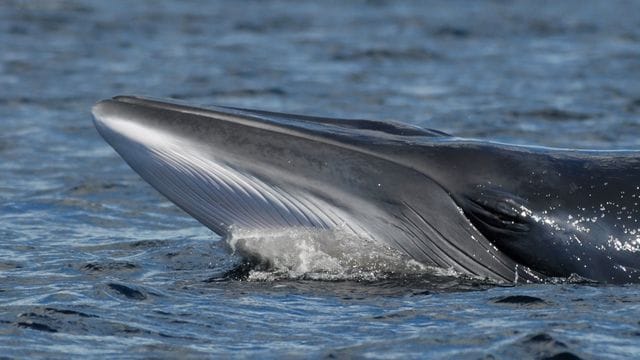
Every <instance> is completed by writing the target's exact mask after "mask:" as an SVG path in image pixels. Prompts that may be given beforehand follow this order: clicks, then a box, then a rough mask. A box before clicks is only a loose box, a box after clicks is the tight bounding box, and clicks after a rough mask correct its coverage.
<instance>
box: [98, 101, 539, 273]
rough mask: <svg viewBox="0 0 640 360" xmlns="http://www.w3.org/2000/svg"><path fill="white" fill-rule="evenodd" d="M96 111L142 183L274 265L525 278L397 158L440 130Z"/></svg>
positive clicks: (437, 138)
mask: <svg viewBox="0 0 640 360" xmlns="http://www.w3.org/2000/svg"><path fill="white" fill-rule="evenodd" d="M93 115H94V122H95V125H96V128H97V129H98V131H99V133H100V134H101V135H102V136H103V137H104V139H105V140H106V141H107V142H108V143H109V144H110V145H111V146H112V147H113V148H114V149H115V150H116V152H118V154H120V156H121V157H122V158H123V159H124V160H125V161H126V162H127V163H128V164H129V165H130V166H131V168H132V169H133V170H135V171H136V172H137V173H138V174H139V175H140V176H141V177H142V178H143V179H144V180H145V181H147V182H148V183H149V184H151V185H152V186H153V187H154V188H155V189H156V190H158V191H159V192H160V193H161V194H162V195H164V196H165V197H167V198H168V199H169V200H171V201H172V202H173V203H175V204H176V205H177V206H178V207H180V208H181V209H183V210H184V211H185V212H187V213H188V214H190V215H191V216H193V217H194V218H195V219H197V220H198V221H199V222H201V223H202V224H204V225H205V226H207V227H208V228H210V229H211V230H213V231H214V232H216V233H217V234H219V235H221V236H223V237H225V239H226V241H228V244H229V246H230V247H231V248H232V249H235V251H236V252H237V253H238V254H240V255H242V256H244V257H246V258H248V259H252V261H253V260H255V262H257V263H258V264H261V265H260V266H261V267H262V268H263V269H270V270H269V271H270V272H271V273H278V272H280V273H287V274H289V275H291V276H293V277H295V276H298V275H300V274H304V273H307V274H311V273H314V274H324V275H323V276H338V277H340V276H343V277H344V276H351V275H348V274H356V273H360V274H363V273H371V274H374V276H378V275H380V276H382V274H389V273H395V274H398V273H404V274H411V273H415V272H421V271H422V272H425V273H433V269H440V270H438V271H441V272H442V271H444V273H446V274H465V275H468V276H471V277H479V278H488V279H491V280H494V281H499V282H500V281H507V282H512V281H514V280H516V279H517V278H518V276H520V278H522V279H530V278H531V276H530V275H531V274H529V273H523V274H522V275H518V272H519V270H518V266H517V264H516V263H515V262H513V261H512V260H511V259H510V258H508V257H506V256H504V255H503V254H501V253H500V252H499V251H498V249H496V248H495V247H494V246H493V245H492V244H491V243H489V241H488V240H487V239H486V238H484V236H483V235H482V234H481V233H479V232H478V230H477V229H475V228H474V227H473V226H472V225H471V224H470V222H469V220H468V219H467V218H466V217H465V215H464V213H463V211H462V210H461V209H460V208H459V207H458V205H457V204H456V203H455V202H454V201H453V199H452V197H451V194H450V192H449V191H448V190H447V189H445V188H443V187H442V186H441V185H440V184H439V183H437V182H435V181H434V180H433V179H432V178H431V177H430V175H429V174H426V173H424V172H423V171H422V170H420V169H419V168H418V167H416V166H414V165H413V164H411V163H410V162H409V163H407V162H406V161H404V158H403V152H404V151H405V149H406V148H407V146H409V149H412V146H422V145H420V144H426V145H425V146H431V145H430V144H431V143H432V142H436V143H442V142H446V141H449V140H447V135H446V134H442V133H439V132H436V131H431V130H423V129H418V128H414V127H410V126H405V125H401V124H393V123H391V124H389V123H380V122H376V121H368V120H339V119H325V118H317V117H309V116H298V115H288V114H278V113H272V112H265V111H257V110H244V109H236V108H225V107H212V109H199V108H194V107H190V106H185V105H180V104H173V103H166V102H160V101H157V100H151V99H144V98H135V97H116V98H114V99H110V100H105V101H101V102H99V103H98V104H96V105H95V106H94V108H93ZM416 144H417V145H416ZM415 264H420V266H418V267H416V266H414V265H415ZM254 270H257V269H254ZM436 272H437V271H436ZM296 274H297V275H296ZM331 274H333V275H331Z"/></svg>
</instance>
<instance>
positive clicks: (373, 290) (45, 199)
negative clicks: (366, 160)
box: [0, 0, 640, 359]
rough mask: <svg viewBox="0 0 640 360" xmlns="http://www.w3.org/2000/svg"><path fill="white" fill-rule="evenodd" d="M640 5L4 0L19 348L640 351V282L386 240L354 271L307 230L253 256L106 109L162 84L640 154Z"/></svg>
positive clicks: (0, 16)
mask: <svg viewBox="0 0 640 360" xmlns="http://www.w3.org/2000/svg"><path fill="white" fill-rule="evenodd" d="M638 14H640V2H637V1H584V0H572V1H571V0H570V1H562V2H557V1H507V0H495V1H473V2H471V1H455V0H454V1H403V2H392V1H375V0H374V1H353V2H347V3H345V2H342V1H327V2H324V1H323V2H314V1H215V2H213V1H211V2H210V1H179V2H169V1H135V2H133V1H70V0H40V1H39V0H34V1H18V0H4V1H2V2H0V357H1V358H67V357H83V358H104V357H105V356H108V357H130V358H155V357H160V358H202V357H225V358H229V357H240V358H248V357H259V358H281V357H294V358H295V357H303V358H307V357H310V358H351V357H357V358H360V357H367V358H402V359H405V358H443V359H449V358H456V359H493V358H556V359H561V358H562V359H573V358H576V357H579V358H584V359H590V358H594V359H596V358H597V359H602V358H620V359H625V358H638V357H640V286H638V285H627V286H608V285H602V284H593V283H584V282H582V283H581V282H571V281H568V282H561V283H558V284H538V285H525V284H518V285H517V286H496V285H494V284H489V283H485V282H482V281H478V280H473V279H461V278H457V277H455V276H452V275H451V274H448V273H446V272H443V273H442V274H439V275H424V274H417V275H416V274H414V273H413V272H412V271H411V266H409V265H410V264H409V265H407V264H398V263H395V262H394V261H395V260H394V259H390V258H385V256H386V255H385V254H384V252H383V251H381V250H379V249H371V248H361V249H349V250H350V251H353V252H354V253H356V254H359V256H360V257H355V258H351V259H350V260H351V261H352V262H350V263H348V265H349V266H342V267H338V268H337V269H338V270H335V269H336V268H335V267H333V268H332V267H331V266H332V264H335V261H334V260H335V258H332V257H331V256H329V257H326V256H324V255H326V254H324V255H323V256H324V257H318V256H317V251H316V252H314V250H317V249H316V248H314V239H313V237H309V236H307V235H304V234H302V235H300V236H292V235H291V234H289V235H288V237H286V238H284V239H282V235H281V234H280V235H276V236H275V237H276V238H278V236H280V238H278V239H279V244H280V245H279V246H280V247H277V246H272V247H269V246H266V247H263V251H272V252H274V253H281V252H283V251H284V249H285V248H287V247H286V246H282V244H283V242H284V244H287V242H289V243H291V244H292V246H291V248H296V249H301V250H300V251H298V252H297V253H294V254H293V255H292V256H289V257H282V259H281V260H282V263H281V265H282V266H281V267H280V268H279V269H276V270H274V269H270V270H269V269H266V270H265V269H248V268H246V267H243V266H242V263H243V260H242V259H241V258H239V256H237V255H234V254H233V253H232V252H231V251H230V249H229V248H230V246H229V244H228V243H227V242H225V241H224V240H222V239H220V238H219V237H217V236H216V235H215V234H213V233H212V232H210V231H209V230H207V229H206V228H204V227H203V226H201V225H200V224H198V223H197V222H196V221H195V220H193V219H192V218H190V217H189V216H187V215H186V214H185V213H183V212H182V211H180V210H179V209H177V208H176V207H175V206H174V205H172V204H171V203H170V202H168V201H167V200H165V199H164V198H163V197H162V196H160V195H159V194H158V193H156V192H155V191H154V190H153V189H152V188H151V187H150V186H149V185H148V184H146V183H145V182H144V181H142V180H141V179H140V178H139V177H138V176H137V175H136V174H135V173H134V172H133V171H132V170H131V169H130V168H129V167H128V166H127V165H126V164H125V163H124V162H123V161H122V160H121V159H120V158H119V157H118V156H117V154H116V153H115V152H114V151H113V150H112V149H111V148H110V147H109V146H108V145H107V144H106V143H105V142H104V141H103V140H102V139H101V138H100V137H99V135H98V134H97V132H96V131H95V129H94V127H93V124H92V122H91V115H90V112H89V111H90V107H91V106H92V104H94V103H95V102H96V101H98V100H100V99H103V98H108V97H111V96H113V95H117V94H138V95H149V96H154V97H161V98H162V97H165V98H175V99H180V100H182V101H187V102H190V103H193V104H198V105H203V106H206V105H207V104H221V105H231V106H240V107H253V108H262V109H268V110H272V111H283V112H293V113H307V114H315V115H324V116H337V117H352V118H371V119H378V120H395V121H400V122H405V123H410V124H415V125H420V126H424V127H430V128H435V129H439V130H442V131H445V132H449V133H452V134H456V135H459V136H465V137H474V138H482V139H491V140H497V141H503V142H512V143H520V144H537V145H546V146H559V147H568V148H593V149H640V16H638ZM258 240H259V239H258ZM347 245H348V243H347ZM345 246H346V245H345ZM309 249H311V250H309ZM372 258H373V259H375V261H374V263H375V264H378V265H380V264H382V265H384V266H387V268H384V266H383V270H384V271H378V270H379V268H375V267H374V268H372V267H371V266H367V260H366V259H369V260H370V259H372ZM385 259H386V260H385ZM332 261H333V262H332ZM327 264H328V265H327ZM342 265H344V264H342ZM403 266H404V267H403ZM347 268H348V269H347ZM327 269H333V270H332V271H327ZM399 269H400V270H402V271H396V273H395V275H389V273H394V270H399Z"/></svg>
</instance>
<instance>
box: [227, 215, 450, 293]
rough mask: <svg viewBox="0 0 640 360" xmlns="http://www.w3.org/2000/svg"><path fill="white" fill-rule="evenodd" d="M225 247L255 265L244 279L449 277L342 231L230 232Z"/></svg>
mask: <svg viewBox="0 0 640 360" xmlns="http://www.w3.org/2000/svg"><path fill="white" fill-rule="evenodd" d="M227 243H228V244H229V246H230V247H231V249H232V251H233V252H234V253H237V254H239V255H241V256H243V257H246V258H248V259H251V260H252V261H254V262H256V263H257V266H256V268H255V269H254V270H252V271H251V273H250V274H249V279H250V280H273V279H276V278H305V279H317V280H345V279H357V280H375V279H381V278H384V277H388V276H397V275H417V274H424V273H429V274H434V273H437V274H440V275H451V274H449V272H448V271H446V270H442V269H432V268H430V267H426V266H424V265H422V264H420V263H418V262H416V261H415V260H413V259H411V258H409V257H408V256H407V255H405V254H403V253H401V252H400V251H397V250H395V249H393V248H391V247H389V246H387V245H386V244H383V243H380V242H377V241H375V240H372V239H367V238H363V237H358V236H356V235H353V233H349V232H347V231H342V230H320V229H306V228H286V229H282V230H269V231H259V230H252V231H246V230H234V231H232V232H231V236H229V237H228V238H227ZM445 273H446V274H445Z"/></svg>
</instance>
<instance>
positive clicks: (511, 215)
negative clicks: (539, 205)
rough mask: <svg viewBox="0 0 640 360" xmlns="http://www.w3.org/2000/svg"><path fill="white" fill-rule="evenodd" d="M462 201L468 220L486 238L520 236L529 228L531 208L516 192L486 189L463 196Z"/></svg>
mask: <svg viewBox="0 0 640 360" xmlns="http://www.w3.org/2000/svg"><path fill="white" fill-rule="evenodd" d="M461 202H462V203H461V204H460V205H461V206H462V209H463V210H464V212H465V213H466V214H467V216H468V217H469V220H471V222H472V223H473V224H474V225H475V226H476V227H478V229H479V230H480V231H481V232H482V233H484V235H485V236H487V238H489V239H492V238H496V237H504V236H505V235H514V236H522V235H523V234H524V233H528V232H529V231H530V230H531V223H530V219H529V216H528V215H529V214H530V211H529V210H528V209H527V207H526V206H525V204H524V201H523V200H522V199H520V198H518V197H517V196H515V195H512V194H509V193H507V192H503V191H499V190H487V189H485V190H483V192H482V193H479V194H473V195H469V196H464V197H463V198H462V201H461Z"/></svg>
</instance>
